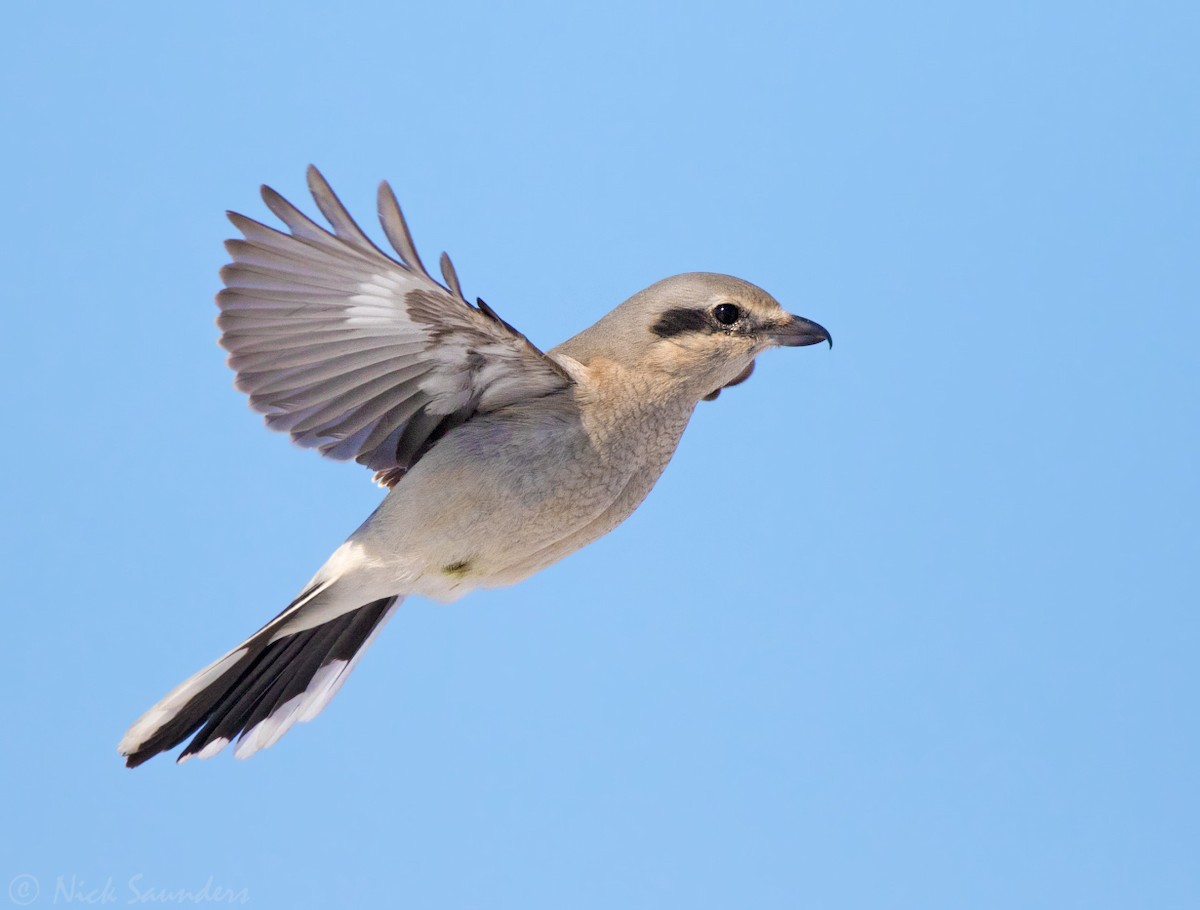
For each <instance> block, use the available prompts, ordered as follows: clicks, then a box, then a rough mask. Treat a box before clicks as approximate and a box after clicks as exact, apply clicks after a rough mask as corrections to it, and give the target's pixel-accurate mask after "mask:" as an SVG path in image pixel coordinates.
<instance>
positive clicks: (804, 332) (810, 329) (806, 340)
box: [771, 314, 833, 348]
mask: <svg viewBox="0 0 1200 910" xmlns="http://www.w3.org/2000/svg"><path fill="white" fill-rule="evenodd" d="M789 315H791V314H789ZM771 337H772V338H773V339H775V343H776V344H778V345H782V346H783V347H785V348H799V347H803V346H804V345H806V344H817V343H818V342H821V341H827V342H829V346H830V347H831V348H832V347H833V338H832V337H830V335H829V332H828V331H826V329H825V327H824V326H821V325H818V324H817V323H815V322H813V321H812V320H811V319H805V318H804V317H803V316H795V315H792V317H791V319H790V320H789V321H788V322H785V323H784V324H783V325H781V326H780V327H779V328H777V329H775V331H773V332H772V333H771Z"/></svg>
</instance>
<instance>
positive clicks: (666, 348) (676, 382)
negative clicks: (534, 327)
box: [559, 272, 833, 401]
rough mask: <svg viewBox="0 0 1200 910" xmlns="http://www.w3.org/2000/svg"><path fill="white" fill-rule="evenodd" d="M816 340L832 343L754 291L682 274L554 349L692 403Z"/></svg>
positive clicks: (728, 279) (723, 278) (714, 277)
mask: <svg viewBox="0 0 1200 910" xmlns="http://www.w3.org/2000/svg"><path fill="white" fill-rule="evenodd" d="M821 341H826V342H829V343H830V344H831V345H832V343H833V342H832V340H831V339H830V336H829V332H827V331H826V330H825V329H824V328H822V327H821V326H820V325H818V324H817V323H815V322H813V321H811V320H809V319H805V318H803V317H802V316H794V315H792V314H791V313H788V312H787V311H786V310H784V309H783V307H781V306H780V305H779V303H778V301H776V300H775V298H774V297H772V296H771V295H770V294H768V293H767V292H766V291H764V290H763V289H762V288H759V287H756V286H755V285H753V284H750V282H748V281H742V280H741V279H740V278H734V277H732V276H730V275H718V274H715V273H712V272H688V273H686V274H683V275H675V276H674V277H672V278H666V279H663V280H662V281H659V282H658V283H657V284H652V285H651V286H650V287H648V288H646V289H645V290H644V291H640V292H639V293H637V294H634V295H633V296H632V297H630V298H629V299H628V300H626V301H625V302H624V303H622V304H621V305H620V306H618V307H617V308H616V309H615V310H613V311H612V312H611V313H609V314H608V315H607V316H605V317H604V318H603V319H601V320H600V321H599V322H597V323H596V324H595V325H594V326H592V327H591V328H590V329H587V330H586V331H584V332H581V333H580V334H579V335H577V336H575V338H572V339H571V340H570V341H568V342H567V343H566V344H564V345H562V347H561V348H560V349H559V350H561V352H562V353H564V354H567V355H569V356H571V357H573V358H574V359H576V360H578V361H580V362H581V363H584V364H587V363H588V362H589V361H591V360H593V359H596V358H603V359H605V360H609V361H612V362H614V363H616V364H619V365H620V366H621V367H623V368H625V369H627V370H636V371H638V372H639V373H641V374H653V375H658V376H661V377H662V379H663V381H664V382H666V383H669V384H670V385H671V386H673V387H675V388H677V389H678V390H679V391H680V392H681V393H684V394H687V395H692V396H694V399H693V400H697V401H698V400H700V399H702V398H703V399H712V398H715V397H716V396H717V393H719V392H720V390H721V389H722V388H725V387H727V386H731V385H736V384H737V383H739V382H742V381H743V380H744V379H746V378H747V377H748V376H749V375H750V373H751V371H752V370H753V369H754V358H755V357H757V356H758V355H759V354H761V353H762V352H763V351H765V350H766V349H767V348H772V347H781V346H782V347H799V346H801V345H808V344H816V343H817V342H821Z"/></svg>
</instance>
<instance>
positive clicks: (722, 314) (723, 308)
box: [713, 303, 742, 325]
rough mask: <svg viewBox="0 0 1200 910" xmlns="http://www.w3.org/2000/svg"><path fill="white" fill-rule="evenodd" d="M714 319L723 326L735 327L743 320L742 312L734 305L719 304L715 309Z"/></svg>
mask: <svg viewBox="0 0 1200 910" xmlns="http://www.w3.org/2000/svg"><path fill="white" fill-rule="evenodd" d="M713 318H714V319H716V320H717V322H719V323H721V325H733V324H734V323H735V322H737V321H738V320H739V319H741V318H742V311H741V310H740V309H738V308H737V306H736V305H735V304H732V303H718V304H717V305H716V306H715V307H713Z"/></svg>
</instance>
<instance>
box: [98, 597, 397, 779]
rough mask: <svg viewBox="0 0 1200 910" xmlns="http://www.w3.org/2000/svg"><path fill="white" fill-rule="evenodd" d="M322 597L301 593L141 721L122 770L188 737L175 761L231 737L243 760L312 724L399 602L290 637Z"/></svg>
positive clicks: (378, 604)
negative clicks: (300, 618)
mask: <svg viewBox="0 0 1200 910" xmlns="http://www.w3.org/2000/svg"><path fill="white" fill-rule="evenodd" d="M318 587H319V586H318ZM322 593H324V592H323V591H320V590H310V591H306V592H305V593H304V594H302V595H301V596H300V597H299V598H297V599H296V601H295V602H293V603H292V604H291V605H290V606H289V607H288V608H287V609H286V610H284V611H283V612H282V613H280V614H279V615H278V616H276V617H275V618H274V619H273V620H271V621H270V622H269V623H267V624H266V625H265V626H263V627H262V628H261V629H259V630H258V631H257V632H255V633H254V634H253V635H251V636H250V637H249V638H247V639H246V640H245V641H244V642H242V643H241V644H240V645H238V646H237V647H236V648H234V649H233V650H232V651H230V652H229V653H228V654H226V655H225V656H224V657H222V658H221V659H220V660H217V661H214V662H213V663H211V664H209V665H208V666H207V667H205V668H204V669H203V670H201V671H200V672H199V673H196V674H195V675H194V676H192V677H190V678H189V679H186V680H184V681H183V682H182V683H180V684H179V685H178V686H176V687H175V688H174V689H173V690H172V691H171V692H170V693H169V694H168V695H167V696H166V697H165V698H163V699H162V701H160V702H159V703H158V704H156V705H155V706H154V707H153V708H151V709H150V710H149V711H147V712H146V713H145V714H143V715H142V716H141V717H140V718H139V719H138V721H137V723H135V724H134V725H133V726H132V727H130V728H129V731H128V732H127V733H126V734H125V737H124V738H123V739H122V740H121V742H120V744H119V745H118V746H117V749H118V750H119V751H120V753H121V754H122V755H124V756H125V764H126V765H127V766H128V767H130V768H136V767H137V766H138V765H140V764H141V763H142V762H144V761H147V760H149V759H151V758H153V757H154V756H155V755H157V754H158V753H160V752H165V751H167V750H168V749H173V748H175V746H177V745H179V744H180V743H181V742H183V741H184V740H185V739H187V737H189V736H191V735H192V734H193V733H195V734H196V735H195V736H194V737H193V738H192V741H191V742H190V743H188V745H187V748H186V749H184V750H183V752H181V753H180V755H179V758H178V759H177V761H184V760H185V759H187V758H190V757H191V756H193V755H199V756H200V757H201V758H209V757H210V756H213V755H216V754H217V753H218V752H220V751H221V750H222V749H223V748H225V746H227V745H229V743H230V741H231V740H233V739H234V738H235V737H236V738H237V741H238V742H237V746H236V748H235V750H234V754H235V755H236V756H237V757H238V758H248V757H249V756H251V755H253V754H254V753H255V752H257V751H258V750H259V749H265V748H267V747H268V746H270V745H273V744H274V743H275V742H276V740H278V739H279V737H281V736H283V734H284V733H286V732H287V731H288V730H289V729H290V728H291V726H292V724H294V723H295V722H296V721H298V720H303V721H308V720H312V719H313V718H314V717H316V716H317V715H318V714H319V713H320V712H321V710H322V709H323V708H324V707H325V706H326V705H327V704H329V700H330V699H331V698H333V696H334V695H335V694H336V693H337V691H338V689H340V688H341V686H342V683H343V682H345V681H346V677H347V676H349V675H350V671H351V670H353V669H354V666H355V664H356V663H358V659H359V658H360V657H361V656H362V654H363V652H364V651H365V650H366V649H367V646H368V645H370V644H371V642H372V641H373V640H374V638H375V636H376V635H377V634H378V633H379V630H380V629H381V628H383V625H384V623H385V622H387V620H388V618H389V617H390V616H391V615H392V613H393V612H395V610H396V608H397V607H398V606H399V605H400V602H401V601H402V600H403V598H402V597H401V596H399V595H397V596H394V597H385V598H383V599H382V600H375V601H372V602H371V603H368V604H365V605H363V606H361V607H358V608H356V609H353V610H350V611H348V612H344V613H341V614H340V615H335V616H334V617H333V618H332V619H328V620H326V621H325V622H323V623H321V624H320V625H314V626H311V627H310V628H300V629H298V630H295V631H293V630H294V629H296V626H297V625H301V626H302V625H304V623H303V622H297V621H296V620H297V615H298V614H299V613H300V612H301V611H303V612H305V613H307V612H308V611H310V610H311V611H312V612H313V613H318V612H320V607H319V606H318V602H319V600H320V595H321V594H322ZM196 731H199V732H196Z"/></svg>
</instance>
